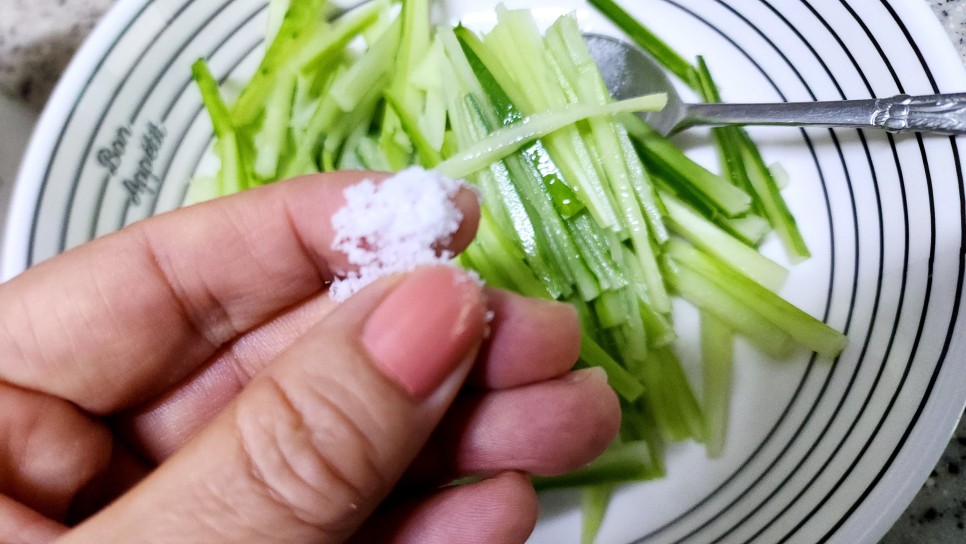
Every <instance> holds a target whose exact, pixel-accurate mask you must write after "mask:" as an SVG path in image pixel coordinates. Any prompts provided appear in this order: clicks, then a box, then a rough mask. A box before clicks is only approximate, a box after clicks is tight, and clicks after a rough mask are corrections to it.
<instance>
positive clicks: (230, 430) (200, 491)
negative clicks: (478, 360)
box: [65, 266, 486, 543]
mask: <svg viewBox="0 0 966 544" xmlns="http://www.w3.org/2000/svg"><path fill="white" fill-rule="evenodd" d="M482 297H483V295H482V292H481V289H480V287H479V286H478V285H477V284H476V283H475V282H473V281H471V280H469V279H468V278H467V276H466V275H465V274H464V273H463V272H461V271H459V270H457V269H455V268H452V267H445V266H442V267H430V268H424V269H421V270H418V271H416V272H413V273H412V274H410V275H407V276H401V277H396V278H392V279H387V280H384V281H383V282H379V283H377V284H375V285H373V286H371V287H370V288H369V289H366V290H363V291H362V292H360V293H358V294H357V295H356V296H354V297H352V298H350V299H349V300H347V301H346V302H344V303H343V304H341V305H340V306H339V307H338V308H337V309H336V310H334V311H333V312H332V313H331V314H329V316H327V317H326V319H325V320H324V321H323V322H322V323H320V324H319V326H317V327H316V328H315V329H314V330H312V331H310V332H309V333H308V334H306V335H305V337H303V338H302V339H301V340H299V342H297V343H296V344H295V345H294V346H293V347H292V348H290V349H289V350H288V351H286V352H285V353H284V354H283V355H282V356H281V357H280V358H279V359H278V360H277V361H276V362H274V363H273V364H272V365H271V366H269V367H268V368H267V369H266V370H265V371H263V372H262V373H261V374H259V375H258V376H257V377H256V378H255V380H253V381H252V382H251V383H250V384H249V386H248V387H247V388H246V389H245V390H244V391H243V392H242V393H241V394H240V395H239V396H238V397H237V398H236V399H235V401H234V402H233V403H232V404H231V405H230V406H229V407H227V408H226V409H225V410H224V411H223V412H222V413H221V414H220V415H219V416H218V417H217V418H216V419H215V420H214V421H213V422H212V423H211V425H210V426H209V427H207V428H206V429H205V430H203V431H202V432H201V433H199V435H198V436H196V437H195V439H193V440H192V441H191V442H190V443H189V444H187V445H186V446H185V447H184V448H183V449H182V450H180V451H179V452H178V453H177V454H176V455H175V456H173V457H172V458H170V459H169V460H168V461H167V462H165V463H164V464H162V465H161V466H160V467H159V468H158V469H157V470H156V471H155V472H154V473H152V474H151V475H150V476H149V477H148V478H147V479H146V480H144V481H143V482H142V483H141V484H139V485H138V486H137V487H135V488H134V489H133V490H132V491H131V492H129V493H128V494H126V495H125V496H123V497H121V499H119V500H118V501H117V502H115V503H114V504H112V505H111V506H109V507H108V508H106V509H105V510H103V511H102V512H101V513H99V514H98V515H97V516H95V517H93V518H91V519H89V520H87V521H86V522H85V523H84V524H82V525H80V526H79V527H78V528H76V529H75V530H74V531H72V532H71V533H69V535H68V536H67V538H66V539H65V541H67V542H71V541H77V542H121V541H124V542H127V541H135V540H136V541H138V542H206V543H218V542H269V543H270V542H339V541H342V540H344V539H345V538H347V537H348V536H350V535H351V534H352V533H353V532H354V531H355V530H356V529H357V528H358V527H359V526H360V525H361V524H362V522H363V521H364V520H365V519H366V518H367V517H368V516H369V514H370V513H371V512H372V511H373V510H374V509H375V507H376V506H377V505H378V504H379V502H380V501H381V500H382V499H383V498H384V497H385V496H386V495H387V493H388V492H389V491H390V490H391V488H392V487H393V486H394V485H395V483H396V482H397V480H398V479H399V477H400V476H401V475H402V473H403V472H404V471H405V470H406V468H407V466H408V465H409V464H410V463H411V462H412V460H413V458H414V457H415V456H416V454H417V453H418V451H419V450H420V449H421V448H422V446H423V445H424V444H425V442H426V441H427V439H428V438H429V435H430V433H431V431H432V430H433V428H434V427H435V426H436V425H437V424H438V423H439V421H440V419H441V417H442V415H443V413H444V412H445V411H446V409H447V408H448V406H449V404H450V403H451V402H452V400H453V398H454V397H455V395H456V393H457V391H458V390H459V388H460V386H461V384H462V382H463V380H464V379H465V377H466V375H467V373H468V372H469V368H470V366H471V365H472V361H473V359H474V357H475V355H476V351H477V349H478V347H479V345H480V342H481V341H482V338H483V336H484V332H485V329H486V318H485V313H486V310H485V305H484V302H483V298H482Z"/></svg>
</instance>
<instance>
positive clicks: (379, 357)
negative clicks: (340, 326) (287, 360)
mask: <svg viewBox="0 0 966 544" xmlns="http://www.w3.org/2000/svg"><path fill="white" fill-rule="evenodd" d="M484 313H485V309H484V305H483V301H482V297H481V293H480V287H479V285H477V284H476V283H475V282H473V281H472V280H470V279H469V278H468V277H467V276H466V274H465V273H464V272H462V271H460V270H458V269H456V268H453V267H449V266H436V267H430V268H424V269H421V270H418V271H416V272H413V273H412V274H411V275H410V276H409V277H408V278H406V279H404V280H403V281H402V283H400V284H399V285H398V286H397V287H396V288H395V289H394V290H393V291H392V293H390V294H389V295H388V296H387V297H386V298H385V299H384V300H383V301H382V303H380V304H379V306H378V307H377V308H376V309H375V311H374V312H373V313H372V315H370V316H369V319H368V321H366V324H365V325H364V327H363V330H362V343H363V345H364V346H365V348H366V350H368V352H369V354H370V355H371V356H372V358H373V360H374V361H375V363H376V365H377V366H378V367H379V368H380V370H382V372H383V374H385V375H386V376H387V377H389V378H390V379H391V380H393V381H394V382H396V383H397V384H399V386H401V387H402V388H403V389H404V390H405V391H406V392H407V393H409V394H410V395H411V396H413V397H415V398H418V399H423V398H426V397H428V396H429V395H430V394H431V393H432V392H433V391H435V390H436V389H437V388H438V387H439V386H440V384H442V382H443V381H444V380H445V379H446V377H447V376H449V375H450V374H451V373H452V372H453V370H455V369H456V367H457V366H459V363H460V362H461V361H463V360H464V359H465V358H466V355H467V353H468V352H469V350H470V349H471V348H473V347H475V346H476V345H477V344H478V343H479V342H480V339H481V338H482V337H483V331H484V329H485V317H484Z"/></svg>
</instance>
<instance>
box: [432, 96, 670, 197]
mask: <svg viewBox="0 0 966 544" xmlns="http://www.w3.org/2000/svg"><path fill="white" fill-rule="evenodd" d="M666 102H667V97H666V96H665V95H663V94H656V95H646V96H639V97H636V98H629V99H627V100H622V101H620V102H614V103H612V104H607V105H604V106H594V105H583V104H573V105H570V106H565V107H564V108H562V109H560V110H558V111H550V112H546V113H538V114H535V115H531V116H529V117H527V118H525V119H523V120H522V121H520V122H519V123H516V124H514V125H511V126H508V127H504V128H502V129H499V130H497V131H495V132H493V133H492V134H491V135H490V136H489V137H487V138H486V139H485V140H483V141H481V142H478V143H477V144H475V145H473V146H472V147H470V148H468V149H464V150H462V151H461V152H460V153H459V154H458V155H456V156H454V157H450V158H449V159H446V160H445V161H443V162H442V163H440V165H439V167H438V168H437V169H438V170H439V171H440V172H442V173H443V174H445V175H447V176H451V177H457V178H460V177H465V176H468V175H470V174H472V173H473V172H478V171H480V170H482V169H484V168H486V166H487V165H489V164H492V163H493V162H495V161H498V160H500V159H503V158H504V157H506V156H507V155H509V154H510V153H513V152H514V151H516V150H517V149H519V148H520V147H521V146H523V145H524V144H527V143H530V142H531V141H533V140H536V139H537V138H541V137H543V136H546V135H547V134H549V133H551V132H554V131H557V130H560V129H561V128H563V127H566V126H568V125H572V124H574V123H576V122H577V121H582V120H584V119H588V118H591V117H597V116H606V115H613V114H615V113H621V112H635V111H656V110H659V109H661V108H663V107H664V104H665V103H666Z"/></svg>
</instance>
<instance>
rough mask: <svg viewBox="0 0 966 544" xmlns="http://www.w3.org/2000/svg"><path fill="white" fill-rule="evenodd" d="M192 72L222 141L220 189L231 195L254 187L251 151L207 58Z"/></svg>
mask: <svg viewBox="0 0 966 544" xmlns="http://www.w3.org/2000/svg"><path fill="white" fill-rule="evenodd" d="M191 73H192V75H193V76H194V80H195V83H196V84H197V86H198V90H199V91H200V92H201V99H202V101H203V102H204V104H205V109H206V110H207V111H208V115H209V116H210V117H211V124H212V128H213V129H214V132H215V137H216V138H217V140H218V141H217V143H216V144H215V149H216V151H217V152H218V156H219V158H220V159H221V168H220V170H219V172H218V192H219V194H222V195H227V194H232V193H237V192H239V191H243V190H245V189H248V188H249V187H250V186H251V181H250V180H251V174H250V173H249V172H250V167H249V161H250V154H248V153H245V152H244V150H243V147H244V142H243V141H242V140H241V137H240V136H239V133H238V131H237V130H236V129H235V126H234V124H233V123H232V119H231V114H230V113H229V112H228V106H227V105H226V104H225V101H224V100H223V99H222V97H221V91H220V90H219V89H218V81H216V80H215V77H214V76H213V75H211V70H209V69H208V63H207V62H205V60H204V59H198V60H197V61H195V62H194V64H192V65H191Z"/></svg>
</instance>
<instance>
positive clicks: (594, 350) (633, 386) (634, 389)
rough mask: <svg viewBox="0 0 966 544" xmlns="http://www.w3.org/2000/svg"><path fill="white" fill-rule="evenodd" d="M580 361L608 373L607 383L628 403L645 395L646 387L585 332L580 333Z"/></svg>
mask: <svg viewBox="0 0 966 544" xmlns="http://www.w3.org/2000/svg"><path fill="white" fill-rule="evenodd" d="M580 359H581V360H582V361H583V362H585V363H586V364H588V365H590V366H598V367H600V368H602V369H604V372H606V373H607V383H609V384H610V386H611V387H612V388H613V389H614V391H615V392H616V393H617V394H618V395H620V396H621V398H623V399H625V400H627V401H631V402H632V401H634V400H635V399H637V398H638V397H640V396H641V394H643V393H644V386H643V385H642V384H641V382H640V381H639V380H638V379H637V378H635V377H634V376H632V375H631V374H630V373H629V372H627V370H624V367H622V366H621V365H620V363H618V362H617V361H615V360H614V358H613V357H611V356H610V354H608V353H607V351H606V350H605V349H604V348H603V347H601V346H600V344H598V343H597V342H596V341H595V340H594V339H593V338H591V337H590V335H589V334H587V333H586V332H584V331H581V333H580Z"/></svg>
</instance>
